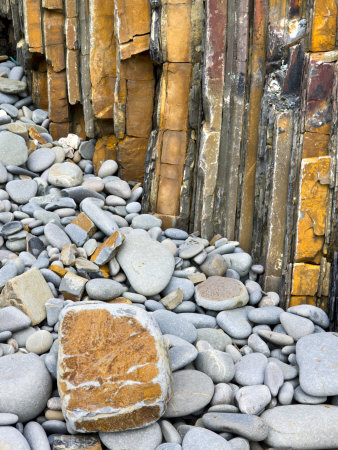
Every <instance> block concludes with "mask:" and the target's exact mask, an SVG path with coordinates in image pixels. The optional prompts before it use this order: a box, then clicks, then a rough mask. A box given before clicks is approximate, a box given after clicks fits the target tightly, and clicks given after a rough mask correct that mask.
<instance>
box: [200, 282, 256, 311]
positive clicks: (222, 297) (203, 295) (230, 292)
mask: <svg viewBox="0 0 338 450" xmlns="http://www.w3.org/2000/svg"><path fill="white" fill-rule="evenodd" d="M195 298H196V303H197V304H198V305H199V306H202V307H203V308H206V309H211V310H214V311H222V310H224V309H234V308H239V307H241V306H244V305H246V304H247V303H248V301H249V296H248V292H247V290H246V289H245V286H244V285H243V283H241V282H240V281H238V280H235V279H233V278H224V277H218V276H213V277H209V278H208V279H207V280H206V281H204V282H203V283H200V284H199V285H198V286H197V287H196V289H195Z"/></svg>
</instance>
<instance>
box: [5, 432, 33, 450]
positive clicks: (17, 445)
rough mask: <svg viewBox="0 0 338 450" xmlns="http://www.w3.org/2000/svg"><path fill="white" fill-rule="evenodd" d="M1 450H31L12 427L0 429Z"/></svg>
mask: <svg viewBox="0 0 338 450" xmlns="http://www.w3.org/2000/svg"><path fill="white" fill-rule="evenodd" d="M0 449H1V450H32V449H31V447H30V445H29V444H28V442H27V441H26V439H25V438H24V437H23V435H22V434H21V433H20V431H18V430H17V429H16V428H14V427H0Z"/></svg>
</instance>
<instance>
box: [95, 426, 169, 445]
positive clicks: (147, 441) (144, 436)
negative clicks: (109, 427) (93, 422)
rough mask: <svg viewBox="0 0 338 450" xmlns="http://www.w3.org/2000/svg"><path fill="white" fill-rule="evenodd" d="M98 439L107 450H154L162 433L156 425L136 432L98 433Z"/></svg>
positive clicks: (159, 441)
mask: <svg viewBox="0 0 338 450" xmlns="http://www.w3.org/2000/svg"><path fill="white" fill-rule="evenodd" d="M99 437H100V439H101V441H102V442H103V444H104V445H105V446H106V447H107V448H108V449H109V450H126V449H138V450H156V447H157V446H158V445H159V444H160V443H161V442H162V432H161V428H160V426H159V424H158V423H154V424H152V425H149V426H148V427H145V428H139V429H137V430H127V431H117V432H114V433H102V432H100V433H99Z"/></svg>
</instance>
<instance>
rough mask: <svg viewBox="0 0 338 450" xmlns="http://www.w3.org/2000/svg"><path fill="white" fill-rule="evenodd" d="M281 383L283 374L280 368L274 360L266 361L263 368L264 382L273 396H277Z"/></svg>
mask: <svg viewBox="0 0 338 450" xmlns="http://www.w3.org/2000/svg"><path fill="white" fill-rule="evenodd" d="M283 383H284V375H283V372H282V369H281V368H280V367H279V365H278V364H276V363H275V362H273V361H270V362H268V365H267V366H266V368H265V374H264V384H265V385H266V386H267V387H268V388H269V389H270V392H271V395H272V396H273V397H277V394H278V391H279V389H280V387H281V386H282V385H283Z"/></svg>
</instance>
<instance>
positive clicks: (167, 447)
mask: <svg viewBox="0 0 338 450" xmlns="http://www.w3.org/2000/svg"><path fill="white" fill-rule="evenodd" d="M156 450H182V446H181V445H180V444H175V443H173V442H166V443H164V444H160V445H159V446H157V447H156Z"/></svg>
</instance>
